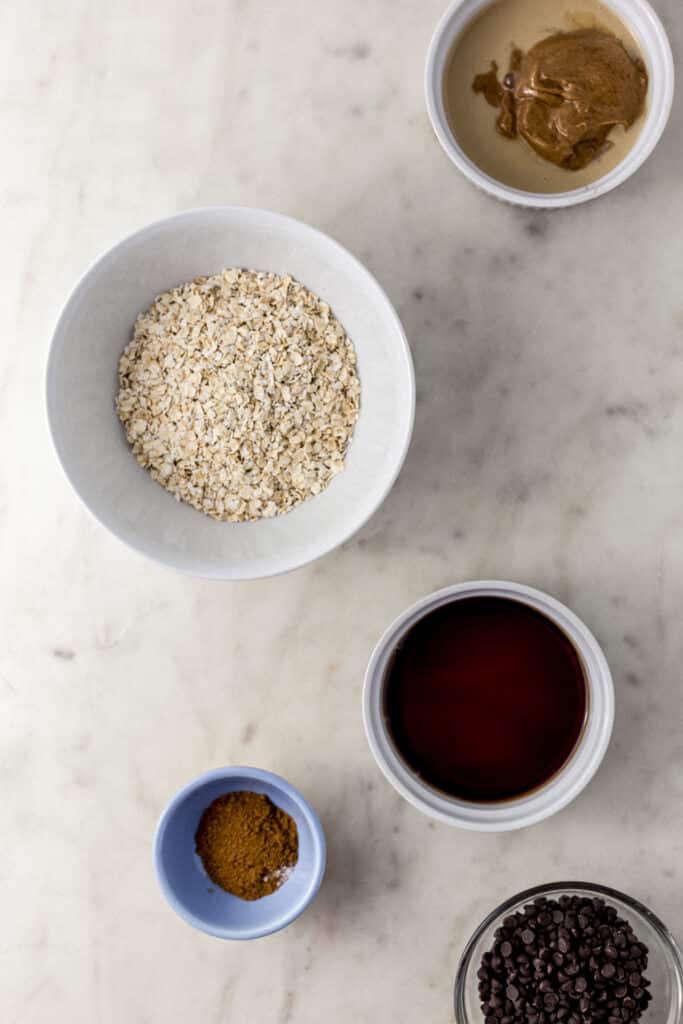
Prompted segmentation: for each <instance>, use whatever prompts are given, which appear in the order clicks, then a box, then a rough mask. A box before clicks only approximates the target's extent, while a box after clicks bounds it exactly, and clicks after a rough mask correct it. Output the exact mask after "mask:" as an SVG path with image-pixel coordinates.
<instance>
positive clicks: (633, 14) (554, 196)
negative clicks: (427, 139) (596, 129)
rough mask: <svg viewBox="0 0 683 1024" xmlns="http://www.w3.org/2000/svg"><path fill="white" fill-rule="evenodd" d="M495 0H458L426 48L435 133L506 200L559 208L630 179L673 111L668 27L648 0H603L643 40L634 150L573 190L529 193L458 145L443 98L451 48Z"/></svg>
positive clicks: (473, 177) (458, 162)
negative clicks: (641, 113) (643, 74)
mask: <svg viewBox="0 0 683 1024" xmlns="http://www.w3.org/2000/svg"><path fill="white" fill-rule="evenodd" d="M492 2H495V0H454V2H453V3H452V4H451V6H450V7H449V8H448V10H447V11H446V13H445V14H444V16H443V17H442V19H441V21H440V22H439V24H438V25H437V28H436V31H435V33H434V36H433V37H432V41H431V44H430V46H429V50H428V52H427V66H426V68H425V97H426V102H427V111H428V113H429V119H430V121H431V122H432V127H433V129H434V131H435V132H436V137H437V138H438V140H439V142H440V143H441V145H442V146H443V148H444V150H445V151H446V153H447V154H448V156H449V157H450V158H451V160H452V161H453V163H454V164H455V166H456V167H458V168H459V170H461V171H462V173H463V174H464V175H465V176H466V177H467V178H469V179H470V181H471V182H473V184H475V185H477V186H478V187H479V188H481V189H483V190H484V192H488V193H489V194H490V195H492V196H495V197H496V199H500V200H502V201H503V202H508V203H515V204H516V205H518V206H531V207H535V208H537V209H539V208H548V207H550V208H559V207H562V206H575V205H576V204H577V203H585V202H587V200H589V199H595V198H596V197H597V196H601V195H603V194H604V193H605V192H610V191H611V190H612V189H613V188H616V186H617V185H620V184H621V183H622V181H626V179H627V178H629V177H630V176H631V175H632V174H633V173H634V172H635V171H637V170H638V168H639V167H640V165H641V164H642V163H643V162H644V161H645V160H646V159H647V158H648V156H649V155H650V153H651V152H652V150H653V149H654V148H655V146H656V145H657V143H658V141H659V139H660V137H661V134H662V132H663V131H664V128H665V126H666V122H667V120H668V118H669V113H670V111H671V103H672V101H673V92H674V63H673V57H672V54H671V46H670V45H669V40H668V38H667V35H666V32H665V31H664V26H663V25H662V23H661V21H660V20H659V18H658V16H657V15H656V14H655V12H654V11H653V9H652V7H651V6H650V4H649V3H648V2H647V0H601V2H602V3H604V4H605V5H606V6H607V7H609V8H610V9H611V10H613V11H614V13H615V14H616V15H617V17H619V18H620V19H621V21H623V22H624V24H625V25H626V27H627V28H628V29H629V31H630V32H631V34H632V35H633V37H634V38H635V39H636V40H637V42H638V43H639V44H640V48H641V52H642V55H643V59H644V60H645V64H646V66H647V71H648V75H649V87H648V97H647V102H648V109H647V113H646V115H645V123H644V125H643V127H642V129H641V131H640V134H639V136H638V139H637V140H636V142H635V144H634V146H633V148H632V149H630V150H629V152H628V153H627V154H626V156H625V157H624V159H623V160H622V161H621V163H620V164H617V166H616V167H614V168H613V169H612V170H611V171H609V172H608V173H607V174H605V175H604V177H602V178H599V179H598V180H597V181H595V182H593V183H592V184H591V185H584V186H582V187H581V188H577V189H572V190H571V191H570V192H549V193H542V192H525V191H523V190H522V189H517V188H511V187H510V186H509V185H504V184H503V183H502V182H500V181H497V180H496V179H495V178H492V177H491V176H490V175H488V174H485V173H484V171H482V170H480V168H479V167H478V166H477V165H476V164H475V163H474V162H473V161H472V160H470V158H469V157H468V156H467V154H466V153H465V152H464V150H463V149H461V147H460V146H459V145H458V142H457V141H456V139H455V137H454V135H453V133H452V132H451V129H450V126H449V124H448V119H447V117H446V111H445V108H444V101H443V89H442V83H443V76H444V70H445V67H446V61H447V60H448V55H449V53H450V50H451V47H452V45H453V43H454V42H455V40H456V39H457V37H458V36H459V35H461V33H462V32H463V30H464V29H465V28H466V27H467V25H468V24H469V23H470V22H471V21H472V19H473V18H474V17H476V15H478V14H479V13H480V11H481V10H482V9H483V8H484V7H486V6H487V5H488V4H490V3H492Z"/></svg>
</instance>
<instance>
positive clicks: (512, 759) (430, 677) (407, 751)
mask: <svg viewBox="0 0 683 1024" xmlns="http://www.w3.org/2000/svg"><path fill="white" fill-rule="evenodd" d="M383 702H384V714H385V717H386V721H387V726H388V729H389V734H390V736H391V737H392V740H393V743H394V746H395V747H396V750H397V752H398V753H399V754H400V756H401V757H402V759H403V760H404V761H405V762H406V763H407V764H408V766H409V767H410V768H411V769H412V770H413V771H415V772H416V773H417V774H418V775H419V776H420V777H421V778H422V779H423V781H424V782H426V783H428V784H429V785H431V786H434V787H435V788H437V789H440V790H443V791H444V792H446V793H448V794H450V795H452V796H455V797H459V798H460V799H464V800H472V801H489V802H490V801H496V800H506V799H510V798H512V797H515V796H520V795H522V794H524V793H527V792H529V791H530V790H533V789H535V788H537V787H538V786H540V785H542V784H543V783H544V782H547V781H548V780H549V779H550V778H551V777H552V776H553V775H555V774H556V773H557V772H558V771H559V770H560V768H562V766H563V765H564V764H565V763H566V761H567V760H568V758H569V757H570V755H571V754H572V752H573V750H574V748H575V746H576V743H577V741H578V739H579V737H580V735H581V732H582V729H583V724H584V719H585V715H586V682H585V678H584V671H583V667H582V664H581V661H580V659H579V656H578V654H577V652H576V650H575V649H574V646H573V644H572V643H571V642H570V640H569V639H568V637H567V636H566V635H565V634H564V633H563V632H562V630H561V629H560V628H559V627H558V626H556V625H555V623H553V622H551V621H550V619H548V618H547V617H546V616H545V615H543V614H542V613H541V612H538V611H536V610H535V609H534V608H531V607H530V606H529V605H526V604H523V603H522V602H521V601H515V600H511V599H509V598H503V597H468V598H461V599H459V600H454V601H451V602H450V603H449V604H446V605H442V606H441V607H440V608H437V609H435V610H434V611H432V612H429V613H428V614H427V615H425V616H424V617H423V618H422V619H420V620H419V622H417V623H416V624H415V625H414V626H413V627H412V628H411V629H410V630H409V632H408V633H407V634H406V636H405V637H404V638H403V640H402V641H401V644H400V645H399V647H398V649H397V650H396V652H395V653H394V656H393V660H392V662H391V664H390V666H389V668H388V670H387V673H386V676H385V679H384V688H383Z"/></svg>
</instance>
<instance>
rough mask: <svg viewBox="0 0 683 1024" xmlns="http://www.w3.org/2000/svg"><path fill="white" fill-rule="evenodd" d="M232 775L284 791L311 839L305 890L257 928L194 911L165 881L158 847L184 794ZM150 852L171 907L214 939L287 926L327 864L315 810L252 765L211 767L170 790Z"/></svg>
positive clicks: (312, 892) (312, 896)
mask: <svg viewBox="0 0 683 1024" xmlns="http://www.w3.org/2000/svg"><path fill="white" fill-rule="evenodd" d="M236 778H243V779H245V781H247V782H248V781H249V780H250V779H251V780H256V781H258V782H263V783H266V784H267V785H269V786H272V787H273V789H275V790H279V791H281V792H283V793H286V794H287V796H288V797H289V798H290V800H292V801H293V802H294V803H295V804H296V805H297V807H298V809H299V811H300V812H301V814H302V817H303V818H304V819H305V821H306V824H307V825H308V828H309V830H310V833H311V837H312V840H313V849H314V869H313V871H312V873H311V877H310V880H309V884H308V886H307V888H306V890H305V892H304V893H303V894H302V895H301V897H300V898H299V899H298V900H297V901H296V902H294V903H293V904H292V906H291V907H290V908H289V909H288V910H287V911H286V912H284V913H282V914H280V915H279V917H276V918H274V919H273V921H272V922H271V923H269V924H264V925H261V926H260V927H257V928H246V929H245V928H231V927H230V926H229V925H228V926H223V927H218V926H216V925H213V924H210V923H209V922H207V921H205V920H204V919H203V918H201V917H198V916H197V915H196V914H194V913H193V912H192V911H191V910H189V909H188V908H187V907H186V906H185V904H184V903H181V901H180V900H179V899H178V898H177V896H176V894H175V890H174V889H173V887H172V886H171V884H170V882H169V880H168V876H167V874H166V871H165V869H164V866H163V858H162V855H161V848H162V844H163V841H164V837H165V834H166V831H167V829H168V826H169V823H170V821H171V820H172V818H173V816H174V814H175V813H176V811H177V810H178V808H179V807H180V806H181V804H182V803H184V801H185V800H186V799H187V797H188V796H191V795H192V794H193V793H196V792H197V791H198V790H200V789H202V787H203V786H205V785H207V784H208V783H211V782H217V781H220V780H223V779H236ZM152 851H153V854H152V856H153V861H154V872H155V874H156V878H157V882H158V884H159V887H160V889H161V892H162V894H163V896H164V898H165V899H166V902H167V903H168V904H169V906H170V907H171V909H172V910H174V911H175V912H176V914H178V916H179V917H182V918H183V920H185V921H186V922H187V923H188V924H191V925H192V926H193V927H194V928H197V929H198V930H199V931H202V932H205V933H206V934H207V935H212V936H214V937H215V938H217V939H235V940H250V939H259V938H262V937H263V936H265V935H272V934H273V933H274V932H278V931H280V930H281V929H282V928H286V927H287V925H289V924H291V923H292V921H294V920H296V918H297V917H299V916H300V914H302V913H303V912H304V910H306V908H307V907H308V906H310V904H311V903H312V902H313V900H314V899H315V897H316V895H317V894H318V890H319V889H320V886H321V883H322V880H323V876H324V874H325V868H326V865H327V844H326V841H325V833H324V831H323V827H322V825H321V823H320V819H319V818H318V815H317V814H316V813H315V811H314V810H313V808H312V806H311V805H310V803H309V802H308V800H306V798H305V797H304V796H303V794H302V793H301V792H300V791H299V790H298V789H297V788H296V787H295V786H293V785H292V784H291V783H290V782H287V780H286V779H284V778H283V777H282V776H281V775H276V774H275V772H270V771H267V770H266V769H264V768H253V767H250V766H249V765H224V766H223V767H220V768H212V769H210V770H209V771H206V772H203V773H202V774H201V775H198V776H196V778H194V779H191V780H190V781H189V782H187V783H186V784H185V785H184V786H181V788H180V789H179V790H177V792H176V793H174V795H173V796H172V797H171V799H170V800H169V801H168V803H167V804H166V806H165V807H164V809H163V811H162V812H161V814H160V816H159V820H158V822H157V826H156V829H155V832H154V840H153V844H152Z"/></svg>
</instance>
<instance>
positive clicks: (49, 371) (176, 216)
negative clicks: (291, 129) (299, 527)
mask: <svg viewBox="0 0 683 1024" xmlns="http://www.w3.org/2000/svg"><path fill="white" fill-rule="evenodd" d="M226 214H227V215H231V214H233V215H246V216H253V217H256V218H267V219H268V220H270V221H278V222H279V223H281V224H283V225H287V226H289V227H290V228H294V229H296V230H298V231H302V230H303V231H304V232H307V233H309V235H310V236H311V237H314V238H316V239H317V240H320V241H321V242H322V243H323V244H325V245H328V246H331V247H332V249H334V250H336V251H337V252H338V254H339V255H340V256H341V257H342V258H343V259H346V260H349V261H350V262H351V264H352V265H354V266H355V268H356V269H357V270H358V271H359V272H360V273H361V274H364V275H365V276H366V278H367V279H368V280H369V281H370V283H371V284H372V285H373V287H374V289H375V290H376V292H377V295H378V298H379V299H380V301H381V304H382V305H383V307H384V314H385V315H386V316H387V317H388V319H389V320H390V321H391V324H392V328H393V329H394V331H395V333H396V338H397V342H398V344H399V346H400V350H401V354H402V356H403V363H404V366H405V374H406V376H405V386H406V390H407V392H408V396H407V397H408V403H407V405H404V406H403V408H404V415H405V422H404V431H403V437H402V441H401V446H400V448H397V449H396V459H395V464H394V468H393V471H392V473H391V474H390V476H389V478H388V479H387V482H386V484H385V486H384V487H383V489H382V491H381V492H380V494H379V495H378V498H377V501H376V502H375V503H374V505H373V507H372V508H371V509H370V510H369V512H368V513H367V515H365V516H364V517H363V518H362V519H361V520H360V521H359V522H357V523H356V522H354V523H353V524H352V526H351V528H350V529H348V530H347V531H345V532H344V533H343V534H340V535H339V537H338V538H337V539H336V540H334V541H331V542H330V543H329V544H327V545H325V546H324V547H323V548H321V549H320V550H319V551H317V552H316V553H315V554H313V555H310V557H305V558H303V559H297V560H293V561H290V562H286V560H283V561H282V562H281V563H280V564H278V565H276V566H275V568H273V569H262V570H260V571H258V572H256V573H254V571H253V570H250V571H244V570H240V569H239V568H237V569H233V568H228V569H225V568H223V569H217V570H215V571H211V570H209V569H208V568H207V566H202V567H201V568H196V569H195V568H192V566H191V565H190V564H188V563H186V562H185V563H183V564H177V563H176V562H171V561H167V560H164V559H162V558H159V557H157V555H156V554H152V553H150V552H149V551H148V550H147V549H146V547H145V546H144V545H143V544H139V543H136V538H135V533H134V531H121V530H120V529H119V527H118V526H117V525H115V524H114V523H113V522H112V521H111V520H110V517H109V516H108V515H106V514H105V513H104V512H102V511H101V510H100V512H96V511H95V510H94V509H93V508H92V507H91V505H90V504H89V502H88V500H87V499H86V497H85V496H84V495H83V493H82V492H81V490H80V488H79V487H77V485H76V482H75V480H74V476H73V474H72V472H71V471H70V469H69V458H68V452H67V451H66V450H65V449H64V448H63V446H62V445H61V442H60V440H59V431H58V430H57V429H56V427H55V410H54V408H53V394H54V390H55V389H54V386H53V383H52V382H53V378H54V375H55V372H56V369H55V368H56V364H57V359H58V353H57V351H56V349H57V342H58V338H59V337H60V335H61V332H62V331H63V329H64V322H65V320H66V318H67V315H68V312H69V310H70V308H71V306H72V304H73V303H74V302H76V301H77V300H78V298H79V297H80V295H81V294H82V293H83V292H84V291H85V290H86V289H87V288H88V285H89V283H90V279H91V277H93V276H94V275H95V274H96V273H97V271H98V270H99V269H100V268H101V266H102V265H103V264H105V263H106V261H107V260H109V259H110V258H111V256H113V255H114V254H115V253H119V252H121V251H122V250H124V249H125V248H126V247H127V246H128V245H130V244H132V243H133V242H135V241H137V240H139V239H141V238H142V237H143V236H144V235H146V234H148V233H151V232H154V231H155V230H157V229H159V228H161V227H162V226H166V225H168V224H170V223H172V222H180V221H182V220H190V219H192V218H194V217H197V216H207V215H208V216H211V215H219V216H224V215H226ZM352 340H353V339H352ZM43 382H44V383H43V395H44V405H43V408H44V415H45V418H46V422H47V431H48V434H49V436H50V440H51V443H52V448H53V451H54V453H55V455H56V457H57V461H58V462H59V464H60V466H61V468H62V471H63V473H64V476H65V477H66V479H67V480H68V482H69V484H70V485H71V489H72V491H73V492H74V493H75V494H76V496H77V497H78V499H79V501H80V502H81V505H82V506H83V507H84V508H85V509H87V511H88V513H89V514H90V515H91V516H92V517H93V519H94V520H95V521H96V522H98V523H99V524H100V525H101V526H103V527H104V528H105V529H106V530H108V532H109V533H110V534H112V535H113V536H114V537H116V539H117V540H118V541H120V542H121V543H123V544H125V545H126V547H127V548H128V549H129V550H131V551H134V552H135V553H136V554H138V555H142V556H143V557H144V558H146V559H148V560H150V561H152V562H154V563H155V564H156V565H160V566H162V567H163V568H165V569H167V570H168V571H170V572H179V573H181V574H182V575H184V576H189V577H193V578H198V579H207V580H214V581H227V580H229V581H235V582H237V581H242V580H255V579H270V578H273V577H276V576H282V575H285V574H286V573H289V572H293V571H295V570H296V569H301V568H302V567H303V566H305V565H310V564H311V563H313V562H316V561H318V559H320V558H324V557H325V556H326V555H328V554H330V553H331V552H332V551H335V550H336V549H337V548H339V547H340V546H341V545H342V544H346V543H347V542H348V541H349V540H351V538H352V537H354V536H355V535H356V534H357V533H358V532H359V531H360V530H362V529H363V527H364V526H365V525H366V524H367V523H368V522H369V520H370V519H371V518H372V516H373V515H375V513H376V512H377V511H378V510H379V508H380V507H381V506H382V505H383V504H384V502H385V501H386V499H387V497H388V495H389V494H390V493H391V491H392V489H393V487H394V485H395V483H396V481H397V479H398V477H399V475H400V473H401V470H402V469H403V465H404V463H405V460H406V457H407V455H408V452H409V450H410V445H411V443H412V438H413V432H414V428H415V404H416V387H415V366H414V363H413V357H412V353H411V350H410V344H409V342H408V337H407V335H406V332H405V329H404V327H403V323H402V322H401V318H400V317H399V315H398V312H397V311H396V308H395V306H394V304H393V303H392V301H391V299H390V298H389V296H388V295H387V293H386V291H385V290H384V288H383V287H382V285H381V284H380V283H379V281H378V280H377V278H376V277H375V275H374V274H373V273H372V272H371V271H370V270H369V269H368V268H367V267H366V266H365V264H364V263H362V262H361V261H360V260H359V259H358V257H357V256H354V254H353V253H352V252H351V251H350V250H349V249H347V248H346V247H345V246H343V245H342V244H341V243H340V242H338V241H337V240H336V239H335V238H332V236H331V235H328V234H326V233H325V232H324V231H321V230H320V229H319V228H316V227H313V226H312V225H310V224H307V223H306V222H305V221H302V220H298V219H297V218H296V217H290V216H289V215H288V214H284V213H279V212H277V211H275V210H268V209H265V208H261V207H255V206H235V205H226V206H215V205H214V206H199V207H191V208H189V209H186V210H180V211H178V212H177V213H173V214H169V215H168V216H166V217H160V218H157V219H156V220H154V221H151V222H150V223H148V224H145V225H143V226H142V227H140V228H137V229H136V230H135V231H133V232H130V233H129V234H127V235H125V236H124V237H123V238H120V239H119V241H118V242H115V243H114V244H113V245H111V246H109V247H108V248H106V249H105V250H104V251H103V252H100V254H99V255H98V256H96V257H95V259H94V260H92V262H91V263H90V264H89V265H88V267H87V268H86V269H85V270H84V271H83V273H82V274H81V276H80V277H79V278H78V280H77V281H76V283H75V284H74V285H73V287H72V289H71V291H70V292H69V294H68V295H67V297H66V300H65V301H64V303H63V305H62V307H61V309H60V311H59V314H58V316H57V318H56V321H55V326H54V329H53V331H52V334H51V336H50V340H49V343H48V348H47V353H46V357H45V363H44V375H43ZM361 402H362V392H361ZM112 414H113V413H112ZM351 444H353V438H352V439H351ZM220 525H222V526H230V525H235V524H231V523H223V524H220ZM239 525H244V524H239ZM246 525H248V524H246Z"/></svg>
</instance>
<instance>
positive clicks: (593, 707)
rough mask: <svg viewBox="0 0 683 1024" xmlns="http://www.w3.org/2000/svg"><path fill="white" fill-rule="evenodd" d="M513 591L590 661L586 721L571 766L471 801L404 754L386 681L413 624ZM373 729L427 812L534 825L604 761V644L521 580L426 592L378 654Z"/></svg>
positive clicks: (480, 826)
mask: <svg viewBox="0 0 683 1024" xmlns="http://www.w3.org/2000/svg"><path fill="white" fill-rule="evenodd" d="M490 596H498V597H506V598H511V599H512V600H516V601H521V602H523V603H524V604H527V605H530V606H531V607H532V608H536V609H537V610H538V611H540V612H542V613H543V614H544V615H546V616H547V617H548V618H549V619H551V620H552V621H553V622H555V623H556V625H557V626H559V628H560V629H561V630H562V631H563V632H564V633H565V634H566V635H567V636H568V637H569V639H570V640H571V641H572V643H573V644H574V646H575V648H576V650H577V652H578V654H579V657H580V658H581V661H582V662H583V667H584V672H585V676H586V684H587V688H588V700H587V712H586V723H585V726H584V730H583V733H582V735H581V737H580V739H579V742H578V744H577V746H576V749H575V750H574V753H573V754H572V755H571V757H570V758H569V760H568V761H567V763H566V764H565V765H564V767H563V768H562V769H561V770H560V771H559V772H558V773H557V774H556V775H555V776H554V777H553V778H552V779H551V780H550V781H549V782H547V783H546V784H545V785H544V786H541V787H540V788H538V789H536V790H534V791H533V792H532V793H529V794H527V795H525V796H523V797H520V798H518V799H513V800H505V801H501V802H500V803H495V804H494V803H491V804H487V803H473V802H472V803H470V802H469V801H465V800H457V799H455V798H454V797H449V796H446V795H445V794H443V793H441V792H440V791H438V790H436V789H433V788H432V787H431V786H428V785H426V784H425V783H424V782H423V781H422V779H421V778H420V777H419V776H418V775H417V774H416V773H415V772H414V771H412V770H411V769H410V768H409V767H408V766H407V765H406V763H405V762H404V761H403V759H402V758H401V757H400V755H399V754H398V752H397V751H396V748H395V747H394V744H393V743H392V741H391V738H390V736H389V733H388V729H387V724H386V720H385V715H384V710H383V701H382V688H383V680H384V676H385V673H386V670H387V666H388V664H389V661H390V659H391V657H392V655H393V653H394V651H395V649H396V646H397V644H398V643H399V642H400V641H401V639H402V638H403V636H405V634H406V633H407V632H408V630H409V629H410V628H411V627H412V626H413V625H414V624H415V623H416V622H417V621H418V620H419V619H421V618H422V617H423V616H424V615H426V614H427V613H428V612H431V611H433V610H434V609H435V608H438V607H440V606H441V605H444V604H448V603H450V602H451V601H457V600H461V599H462V598H467V597H490ZM363 720H364V724H365V732H366V735H367V738H368V743H369V744H370V749H371V750H372V753H373V754H374V757H375V760H376V761H377V764H378V765H379V767H380V768H381V769H382V771H383V772H384V774H385V776H386V777H387V779H388V780H389V782H390V783H391V785H392V786H393V787H394V789H395V790H396V791H397V792H398V793H400V794H401V796H402V797H405V799H406V800H408V801H409V803H411V804H412V805H413V806H414V807H417V809H418V810H420V811H422V812H423V813H424V814H427V815H429V816H430V817H432V818H436V819H437V820H439V821H443V822H446V823H447V824H449V825H456V826H458V827H459V828H466V829H471V830H473V831H477V832H508V831H511V830H512V829H517V828H526V827H527V826H528V825H534V824H536V822H539V821H541V820H542V819H543V818H548V817H549V816H550V815H551V814H555V813H556V812H557V811H559V810H560V809H561V808H563V807H566V805H567V804H568V803H570V801H572V800H573V799H574V798H575V797H576V796H578V794H579V793H580V792H581V790H582V789H583V788H584V786H586V785H587V784H588V782H589V781H590V779H591V778H592V777H593V775H594V774H595V772H596V771H597V769H598V767H599V765H600V762H601V761H602V759H603V757H604V755H605V751H606V750H607V746H608V744H609V740H610V736H611V734H612V724H613V721H614V687H613V685H612V676H611V674H610V670H609V667H608V665H607V661H606V660H605V656H604V654H603V653H602V650H601V648H600V645H599V644H598V642H597V640H596V639H595V637H594V636H593V634H592V633H591V632H590V630H589V629H588V628H587V627H586V626H585V625H584V623H583V622H581V620H580V619H579V618H577V616H576V615H574V613H573V612H571V611H570V610H569V609H568V608H566V607H565V606H564V605H563V604H560V602H559V601H556V600H555V599H554V598H553V597H550V596H549V595H548V594H544V593H543V592H542V591H540V590H534V589H533V588H532V587H526V586H524V585H522V584H520V583H507V582H502V581H500V580H477V581H475V582H471V583H458V584H455V585H454V586H451V587H446V588H445V589H444V590H438V591H437V592H436V593H434V594H429V595H428V596H427V597H424V598H422V600H421V601H418V602H417V604H414V605H413V606H412V607H411V608H408V609H407V610H406V611H405V612H403V614H402V615H399V617H398V618H397V619H396V620H395V622H393V623H392V624H391V626H389V628H388V629H387V631H386V632H385V633H384V636H383V637H382V638H381V640H380V641H379V643H378V644H377V646H376V647H375V650H374V651H373V653H372V657H371V658H370V662H369V664H368V668H367V672H366V674H365V686H364V691H363Z"/></svg>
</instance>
